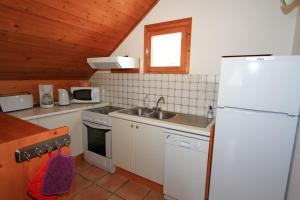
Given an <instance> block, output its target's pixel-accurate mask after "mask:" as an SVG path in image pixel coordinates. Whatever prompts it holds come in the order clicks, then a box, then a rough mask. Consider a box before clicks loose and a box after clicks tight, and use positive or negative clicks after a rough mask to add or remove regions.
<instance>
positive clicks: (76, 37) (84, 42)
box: [0, 0, 158, 80]
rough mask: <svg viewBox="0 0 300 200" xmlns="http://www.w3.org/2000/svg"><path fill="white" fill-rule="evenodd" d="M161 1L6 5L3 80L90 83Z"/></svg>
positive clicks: (1, 27)
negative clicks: (97, 62)
mask: <svg viewBox="0 0 300 200" xmlns="http://www.w3.org/2000/svg"><path fill="white" fill-rule="evenodd" d="M157 1H158V0H1V1H0V79H2V80H14V79H88V78H89V77H90V76H91V75H92V73H93V70H92V69H91V68H90V67H89V65H88V64H87V63H86V58H87V57H96V56H109V55H110V54H111V53H112V52H113V50H114V49H115V48H116V47H117V46H118V45H119V44H120V43H121V42H122V40H123V39H124V38H125V37H126V36H127V35H128V34H129V32H130V31H131V30H132V29H133V28H134V27H135V26H136V25H137V24H138V22H139V21H140V20H141V19H142V18H143V17H144V16H145V15H146V14H147V13H148V12H149V11H150V10H151V8H152V7H153V6H154V5H155V4H156V3H157Z"/></svg>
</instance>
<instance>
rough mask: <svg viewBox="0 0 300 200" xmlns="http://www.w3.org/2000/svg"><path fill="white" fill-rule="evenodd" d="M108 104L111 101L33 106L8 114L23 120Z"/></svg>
mask: <svg viewBox="0 0 300 200" xmlns="http://www.w3.org/2000/svg"><path fill="white" fill-rule="evenodd" d="M107 105H109V103H107V102H103V103H96V104H95V103H90V104H88V103H85V104H70V105H68V106H58V105H57V106H54V107H52V108H41V107H33V108H30V109H26V110H20V111H14V112H10V113H7V114H9V115H11V116H14V117H17V118H20V119H23V120H31V119H37V118H41V117H48V116H52V115H59V114H64V113H70V112H75V111H80V110H86V109H91V108H97V107H103V106H107Z"/></svg>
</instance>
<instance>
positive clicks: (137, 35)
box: [113, 0, 296, 74]
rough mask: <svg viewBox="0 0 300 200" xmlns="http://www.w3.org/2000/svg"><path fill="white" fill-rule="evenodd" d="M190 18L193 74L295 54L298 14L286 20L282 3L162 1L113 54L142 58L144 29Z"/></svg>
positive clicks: (268, 0)
mask: <svg viewBox="0 0 300 200" xmlns="http://www.w3.org/2000/svg"><path fill="white" fill-rule="evenodd" d="M186 17H192V18H193V24H192V44H191V45H192V46H191V61H190V73H192V74H196V73H200V74H215V73H218V72H219V66H220V57H221V56H222V55H232V54H234V55H235V54H261V53H273V54H291V51H292V44H293V36H294V30H295V23H296V11H295V10H294V11H293V12H291V13H290V14H288V15H284V14H283V13H282V12H281V10H280V0H251V1H249V0H219V1H207V0H185V1H182V0H160V2H158V4H157V5H156V6H155V7H154V8H153V9H152V10H151V11H150V13H149V14H148V15H147V16H146V17H145V18H144V20H143V21H142V22H141V23H140V24H139V25H138V26H137V27H136V28H135V29H134V31H133V32H132V33H131V34H130V35H129V36H128V37H127V38H126V39H125V40H124V41H123V43H122V44H121V45H120V46H119V47H118V48H117V49H116V50H115V52H114V53H113V55H129V56H133V57H138V58H140V59H141V68H143V42H144V25H145V24H152V23H157V22H162V21H168V20H174V19H180V18H186Z"/></svg>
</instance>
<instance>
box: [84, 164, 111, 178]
mask: <svg viewBox="0 0 300 200" xmlns="http://www.w3.org/2000/svg"><path fill="white" fill-rule="evenodd" d="M106 174H108V172H107V171H105V170H103V169H100V168H98V167H94V166H91V167H89V168H87V169H85V170H83V171H82V172H80V175H82V176H83V177H85V178H87V179H89V180H91V181H95V180H97V179H99V178H101V177H103V176H105V175H106Z"/></svg>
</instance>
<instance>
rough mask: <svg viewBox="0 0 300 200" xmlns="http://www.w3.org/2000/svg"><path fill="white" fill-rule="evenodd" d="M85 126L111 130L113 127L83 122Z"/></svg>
mask: <svg viewBox="0 0 300 200" xmlns="http://www.w3.org/2000/svg"><path fill="white" fill-rule="evenodd" d="M83 124H84V125H86V126H89V127H91V128H94V129H104V130H111V127H109V126H104V125H100V124H96V123H93V122H88V121H83Z"/></svg>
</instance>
